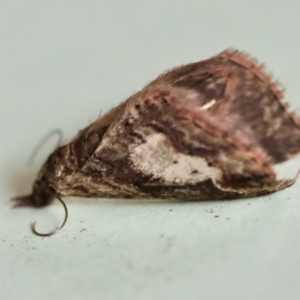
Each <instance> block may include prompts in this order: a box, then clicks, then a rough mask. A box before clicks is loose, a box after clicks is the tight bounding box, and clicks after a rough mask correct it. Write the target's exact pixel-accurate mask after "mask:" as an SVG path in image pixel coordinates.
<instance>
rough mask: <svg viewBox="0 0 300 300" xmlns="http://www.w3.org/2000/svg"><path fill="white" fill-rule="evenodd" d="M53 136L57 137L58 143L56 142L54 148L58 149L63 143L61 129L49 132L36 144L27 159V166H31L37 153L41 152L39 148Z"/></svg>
mask: <svg viewBox="0 0 300 300" xmlns="http://www.w3.org/2000/svg"><path fill="white" fill-rule="evenodd" d="M54 135H58V141H57V145H56V147H58V146H59V145H60V144H61V143H62V141H63V133H62V131H61V129H58V128H56V129H53V130H50V131H49V132H48V133H47V134H46V135H45V136H44V137H43V138H42V139H41V140H40V141H39V142H38V144H37V145H36V146H35V147H34V148H33V150H32V152H31V154H30V156H29V159H28V165H30V166H31V165H32V163H33V161H34V159H35V157H36V155H37V154H38V152H39V151H40V150H41V147H42V146H43V145H44V144H45V143H46V142H47V141H48V140H49V139H50V138H51V137H52V136H54Z"/></svg>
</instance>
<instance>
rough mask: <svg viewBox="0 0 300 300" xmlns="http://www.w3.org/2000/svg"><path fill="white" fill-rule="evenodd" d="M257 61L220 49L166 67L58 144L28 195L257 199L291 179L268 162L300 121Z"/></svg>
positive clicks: (289, 149)
mask: <svg viewBox="0 0 300 300" xmlns="http://www.w3.org/2000/svg"><path fill="white" fill-rule="evenodd" d="M282 99H283V91H282V89H281V88H280V86H279V84H278V83H276V82H274V81H273V80H272V78H271V76H270V75H268V74H267V73H266V71H265V70H264V67H263V65H260V64H258V63H257V62H256V61H255V60H254V59H253V58H251V57H250V56H249V55H247V54H245V53H242V52H239V51H236V50H226V51H224V52H222V53H220V54H218V55H216V56H213V57H212V58H210V59H207V60H203V61H200V62H196V63H191V64H187V65H183V66H180V67H177V68H173V69H171V70H170V71H167V72H165V73H163V74H162V75H160V76H159V77H158V78H157V79H155V80H154V81H152V82H151V83H150V84H148V85H147V86H146V87H145V88H144V89H142V90H141V91H139V92H137V93H135V94H134V95H133V96H131V97H130V98H129V99H127V100H126V101H125V102H123V103H121V104H120V105H119V106H117V107H115V108H113V109H112V110H111V111H109V112H108V113H106V114H105V115H104V116H102V117H100V118H98V119H97V120H96V121H95V122H93V123H92V124H91V125H89V126H88V127H86V128H85V129H83V130H81V131H79V133H78V134H77V136H75V138H74V139H73V140H71V141H70V142H69V143H66V144H63V145H60V146H59V147H57V149H56V150H55V151H54V152H53V153H52V154H51V155H50V156H49V157H48V159H47V161H46V162H45V164H44V165H43V167H42V168H41V170H40V172H39V174H38V176H37V179H36V181H35V183H34V184H33V190H32V194H30V195H26V196H21V197H16V198H14V201H15V204H16V206H36V207H41V206H45V205H48V204H49V203H50V202H51V201H52V200H53V199H55V198H57V197H58V198H59V199H60V197H63V196H81V197H111V198H160V199H182V200H214V199H236V198H245V197H256V196H259V195H265V194H269V193H272V192H275V191H278V190H282V189H284V188H286V187H288V186H290V185H292V184H293V183H294V182H295V181H296V177H295V178H292V179H284V180H277V179H276V174H275V171H274V168H273V167H274V165H275V164H278V163H281V162H284V161H286V160H288V159H290V158H291V157H293V156H294V155H296V154H298V153H299V151H300V121H299V118H298V117H297V116H296V115H295V114H292V113H290V112H288V110H287V104H286V103H284V102H282Z"/></svg>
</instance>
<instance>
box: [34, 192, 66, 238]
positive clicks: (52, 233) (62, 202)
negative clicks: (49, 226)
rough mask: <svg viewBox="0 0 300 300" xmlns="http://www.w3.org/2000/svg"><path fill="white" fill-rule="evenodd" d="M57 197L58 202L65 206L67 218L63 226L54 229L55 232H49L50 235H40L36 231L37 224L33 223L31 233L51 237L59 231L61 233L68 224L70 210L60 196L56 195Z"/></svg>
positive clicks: (41, 234)
mask: <svg viewBox="0 0 300 300" xmlns="http://www.w3.org/2000/svg"><path fill="white" fill-rule="evenodd" d="M55 197H56V198H57V200H59V202H60V203H61V204H62V205H63V207H64V209H65V218H64V221H63V222H62V224H61V225H60V226H59V227H57V228H56V229H54V230H53V231H51V232H48V233H40V232H38V231H37V230H36V229H35V225H36V222H34V223H32V224H31V231H32V232H33V233H34V234H36V235H38V236H51V235H54V234H55V233H57V232H58V231H60V230H61V229H62V228H63V227H64V226H65V224H66V222H67V220H68V209H67V206H66V204H65V202H64V201H63V200H62V199H61V198H60V197H59V196H58V195H55Z"/></svg>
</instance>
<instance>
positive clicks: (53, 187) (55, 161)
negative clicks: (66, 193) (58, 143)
mask: <svg viewBox="0 0 300 300" xmlns="http://www.w3.org/2000/svg"><path fill="white" fill-rule="evenodd" d="M68 154H69V151H68V148H67V147H66V146H62V147H60V148H58V149H57V150H56V151H54V152H53V153H52V154H51V155H50V156H49V157H48V159H47V161H46V162H45V163H44V165H43V166H42V168H41V170H40V171H39V173H38V176H37V179H36V180H35V182H34V184H33V189H32V195H31V197H32V204H31V205H33V206H44V205H47V204H49V203H50V202H51V201H52V200H54V198H55V196H56V195H57V194H59V191H58V188H57V184H58V182H59V180H60V178H61V177H62V174H63V173H64V171H65V169H66V166H65V162H66V161H67V158H68Z"/></svg>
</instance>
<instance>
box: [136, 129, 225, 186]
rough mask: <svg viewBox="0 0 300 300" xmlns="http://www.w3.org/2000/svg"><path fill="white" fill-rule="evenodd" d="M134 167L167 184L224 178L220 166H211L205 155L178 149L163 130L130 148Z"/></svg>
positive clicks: (182, 183)
mask: <svg viewBox="0 0 300 300" xmlns="http://www.w3.org/2000/svg"><path fill="white" fill-rule="evenodd" d="M130 152H131V156H130V158H131V161H132V164H133V166H134V167H135V168H136V169H138V170H139V171H141V172H142V173H144V174H147V175H152V176H153V177H155V178H160V179H163V180H164V181H165V184H166V185H168V184H178V185H185V184H195V183H197V182H202V181H204V180H206V179H209V178H211V179H212V180H213V181H215V180H217V179H219V178H220V177H221V172H220V170H219V169H217V168H214V167H210V166H208V164H207V163H206V161H205V159H204V158H201V157H197V156H191V155H186V154H182V153H179V152H176V150H175V149H174V148H173V146H172V145H171V143H170V142H169V141H167V140H166V138H165V136H164V135H163V134H161V133H155V134H152V135H150V136H148V137H147V141H146V143H143V144H142V145H140V146H137V147H134V148H132V149H130Z"/></svg>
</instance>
